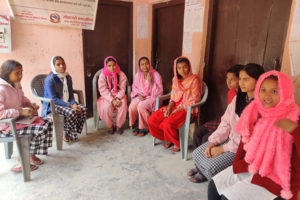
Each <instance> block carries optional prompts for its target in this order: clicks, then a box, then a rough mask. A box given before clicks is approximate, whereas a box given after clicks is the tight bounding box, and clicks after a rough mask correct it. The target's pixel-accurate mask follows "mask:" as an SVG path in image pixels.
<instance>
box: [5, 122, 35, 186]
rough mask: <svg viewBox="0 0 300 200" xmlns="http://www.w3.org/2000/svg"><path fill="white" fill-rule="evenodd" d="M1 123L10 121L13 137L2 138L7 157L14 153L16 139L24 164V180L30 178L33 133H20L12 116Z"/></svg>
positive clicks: (21, 160)
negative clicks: (30, 150)
mask: <svg viewBox="0 0 300 200" xmlns="http://www.w3.org/2000/svg"><path fill="white" fill-rule="evenodd" d="M0 123H8V124H9V126H10V130H11V132H12V135H13V137H7V138H0V143H4V149H5V158H6V159H10V158H11V155H12V153H13V142H14V141H16V144H17V149H18V153H19V157H20V163H21V166H22V173H23V179H24V182H26V181H29V180H30V153H29V148H30V140H31V138H32V135H18V133H17V129H16V126H15V121H14V119H12V118H9V119H2V120H0Z"/></svg>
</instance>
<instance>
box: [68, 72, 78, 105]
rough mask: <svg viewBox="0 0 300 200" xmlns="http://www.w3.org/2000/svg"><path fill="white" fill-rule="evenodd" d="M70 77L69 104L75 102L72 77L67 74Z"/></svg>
mask: <svg viewBox="0 0 300 200" xmlns="http://www.w3.org/2000/svg"><path fill="white" fill-rule="evenodd" d="M68 77H69V78H70V83H69V84H68V90H69V101H70V104H72V105H73V104H76V101H75V98H74V91H73V81H72V77H71V76H68Z"/></svg>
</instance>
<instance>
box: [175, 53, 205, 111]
mask: <svg viewBox="0 0 300 200" xmlns="http://www.w3.org/2000/svg"><path fill="white" fill-rule="evenodd" d="M179 58H186V59H188V58H187V57H184V56H181V57H178V58H176V59H175V61H174V78H173V85H172V92H171V100H172V101H174V102H175V103H177V102H178V101H180V100H181V99H182V98H183V107H184V109H185V110H187V108H188V106H189V105H192V104H194V103H198V102H199V101H200V99H201V95H202V81H201V79H200V77H199V76H197V75H195V74H193V72H192V66H191V62H190V61H189V63H190V66H189V67H190V72H189V74H188V77H187V78H186V79H185V80H184V81H183V82H181V81H180V80H179V78H178V77H177V64H176V63H177V60H178V59H179ZM195 79H198V80H199V83H200V85H199V91H195V92H196V95H195V96H194V95H193V92H194V91H191V86H192V83H193V82H194V80H195ZM195 97H196V98H195ZM194 110H195V109H194ZM196 112H197V111H196ZM193 113H195V111H194V112H193Z"/></svg>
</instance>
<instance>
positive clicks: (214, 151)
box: [210, 146, 224, 158]
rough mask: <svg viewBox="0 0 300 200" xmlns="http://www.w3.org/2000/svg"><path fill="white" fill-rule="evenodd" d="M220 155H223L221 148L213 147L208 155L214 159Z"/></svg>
mask: <svg viewBox="0 0 300 200" xmlns="http://www.w3.org/2000/svg"><path fill="white" fill-rule="evenodd" d="M222 153H224V148H223V146H219V147H213V148H211V150H210V155H211V157H212V158H214V157H216V156H218V155H220V154H222Z"/></svg>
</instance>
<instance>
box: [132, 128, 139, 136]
mask: <svg viewBox="0 0 300 200" xmlns="http://www.w3.org/2000/svg"><path fill="white" fill-rule="evenodd" d="M139 131H140V129H138V128H135V129H133V131H132V135H134V136H136V135H137V134H138V133H139Z"/></svg>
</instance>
